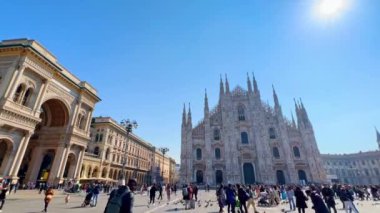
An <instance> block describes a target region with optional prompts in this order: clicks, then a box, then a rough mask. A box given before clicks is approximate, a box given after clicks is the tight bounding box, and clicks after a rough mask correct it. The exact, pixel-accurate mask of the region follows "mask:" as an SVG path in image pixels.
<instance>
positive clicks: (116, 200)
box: [104, 179, 137, 213]
mask: <svg viewBox="0 0 380 213" xmlns="http://www.w3.org/2000/svg"><path fill="white" fill-rule="evenodd" d="M136 188H137V181H136V179H129V180H128V185H127V186H125V185H124V184H123V183H121V185H120V186H119V188H118V189H115V190H113V191H112V192H111V194H110V197H109V199H108V202H107V205H106V208H105V210H104V213H132V212H133V204H134V200H135V198H134V196H133V192H134V191H136Z"/></svg>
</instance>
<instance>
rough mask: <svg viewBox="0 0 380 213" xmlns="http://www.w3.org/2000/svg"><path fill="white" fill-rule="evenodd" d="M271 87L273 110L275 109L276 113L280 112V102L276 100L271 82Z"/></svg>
mask: <svg viewBox="0 0 380 213" xmlns="http://www.w3.org/2000/svg"><path fill="white" fill-rule="evenodd" d="M272 89H273V100H274V110H275V111H276V113H278V114H282V112H281V106H280V102H279V101H278V97H277V93H276V90H275V89H274V85H273V84H272Z"/></svg>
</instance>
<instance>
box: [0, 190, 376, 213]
mask: <svg viewBox="0 0 380 213" xmlns="http://www.w3.org/2000/svg"><path fill="white" fill-rule="evenodd" d="M64 197H65V195H64V193H63V192H59V191H56V195H55V196H54V198H53V200H52V202H51V203H50V206H49V208H48V212H52V213H63V212H65V213H66V212H67V213H70V212H72V213H83V212H91V213H102V212H103V211H104V207H105V205H106V202H107V199H108V196H107V195H106V194H101V195H100V197H99V202H98V205H97V206H96V207H81V204H82V202H83V200H84V194H76V195H72V196H71V198H70V201H69V203H68V204H65V201H64ZM43 198H44V196H43V195H42V194H38V192H37V191H35V190H31V191H29V190H27V191H18V192H17V193H16V194H11V195H8V196H7V200H6V202H5V205H4V208H3V212H5V213H7V212H9V213H37V212H41V210H42V209H43ZM198 198H199V199H200V203H197V205H196V209H193V210H185V209H184V206H183V205H182V203H181V202H180V199H181V196H180V193H178V195H177V196H175V195H172V201H171V202H170V203H169V204H167V202H166V196H165V195H164V200H163V201H161V202H156V205H151V206H149V207H148V205H147V203H148V197H147V196H146V195H139V194H137V195H136V196H135V208H134V213H153V212H158V213H160V212H161V213H163V212H189V213H198V212H199V213H217V212H218V210H219V208H218V205H217V203H216V198H215V191H210V192H204V191H203V190H200V192H199V196H198ZM207 203H208V205H207ZM337 203H338V204H337V206H338V208H341V207H342V204H341V203H340V202H339V201H337ZM198 204H199V205H198ZM355 204H356V205H357V208H358V209H359V212H360V213H380V202H372V201H355ZM374 204H376V205H374ZM308 206H309V208H308V209H307V210H306V213H313V212H314V211H313V210H312V209H311V208H310V207H311V203H309V204H308ZM282 209H285V210H288V205H285V204H284V205H280V206H277V207H273V208H260V207H258V208H257V210H258V211H259V212H260V213H264V212H265V213H280V212H282ZM225 212H226V209H225ZM249 212H250V213H251V212H253V209H252V208H251V209H250V210H249ZM338 212H339V213H344V212H345V211H344V210H341V209H339V210H338Z"/></svg>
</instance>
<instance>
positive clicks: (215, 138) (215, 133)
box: [214, 129, 220, 141]
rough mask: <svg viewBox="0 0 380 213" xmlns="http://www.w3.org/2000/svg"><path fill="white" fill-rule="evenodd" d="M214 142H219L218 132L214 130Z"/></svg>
mask: <svg viewBox="0 0 380 213" xmlns="http://www.w3.org/2000/svg"><path fill="white" fill-rule="evenodd" d="M214 140H216V141H218V140H220V130H219V129H214Z"/></svg>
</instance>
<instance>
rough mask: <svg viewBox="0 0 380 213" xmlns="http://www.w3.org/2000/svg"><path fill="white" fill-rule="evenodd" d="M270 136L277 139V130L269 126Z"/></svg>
mask: <svg viewBox="0 0 380 213" xmlns="http://www.w3.org/2000/svg"><path fill="white" fill-rule="evenodd" d="M269 138H270V139H275V138H276V131H275V130H274V128H273V127H271V128H269Z"/></svg>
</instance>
